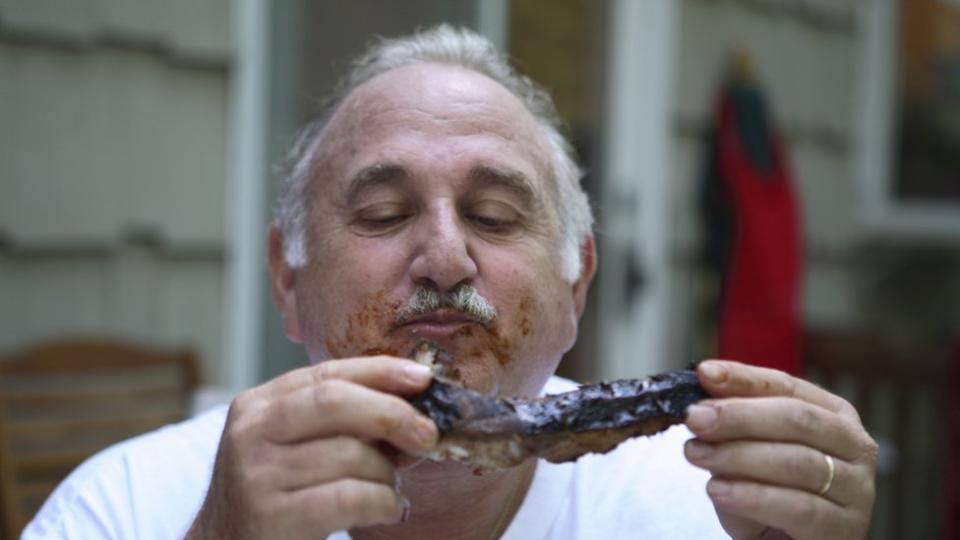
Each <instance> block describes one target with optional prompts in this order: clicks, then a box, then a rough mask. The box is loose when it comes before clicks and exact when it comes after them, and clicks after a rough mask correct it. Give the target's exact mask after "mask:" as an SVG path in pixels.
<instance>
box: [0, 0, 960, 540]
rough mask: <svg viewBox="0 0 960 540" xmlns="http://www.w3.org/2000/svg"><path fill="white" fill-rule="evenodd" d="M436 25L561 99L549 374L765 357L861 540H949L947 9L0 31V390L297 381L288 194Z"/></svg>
mask: <svg viewBox="0 0 960 540" xmlns="http://www.w3.org/2000/svg"><path fill="white" fill-rule="evenodd" d="M440 22H448V23H451V24H454V25H460V26H466V27H470V28H473V29H475V30H477V31H479V32H481V33H483V34H485V35H487V36H488V37H490V38H491V39H492V40H493V41H494V42H495V43H496V44H497V45H498V46H500V47H501V48H502V49H503V50H504V51H506V52H507V53H508V54H509V55H510V56H511V57H513V58H514V60H515V63H516V65H517V66H518V67H519V69H520V70H521V71H523V72H525V73H527V74H529V75H530V76H531V77H533V78H534V79H535V80H537V81H538V82H540V83H541V84H543V85H544V86H545V87H546V88H547V89H548V90H549V91H550V92H551V93H552V95H553V96H554V98H555V100H556V103H557V106H558V109H559V111H560V113H561V116H563V117H564V119H565V120H566V122H567V124H568V125H567V128H568V132H569V134H570V135H571V138H572V140H573V141H574V143H575V146H576V148H577V150H578V152H579V154H580V157H581V160H582V162H583V163H584V165H585V167H586V169H587V171H588V175H587V178H586V180H585V185H586V187H587V190H588V191H589V193H590V195H591V197H592V200H593V203H594V207H595V210H596V213H597V217H598V222H597V227H596V229H597V235H598V241H599V249H600V267H599V273H598V276H597V280H596V281H595V283H594V287H593V291H592V296H591V303H590V306H589V307H588V310H587V313H586V315H585V317H584V321H583V323H582V325H581V334H580V340H579V341H578V344H577V346H576V348H575V349H574V350H573V351H572V352H571V354H570V355H569V357H568V358H567V359H565V361H564V363H563V365H562V368H561V371H562V373H563V374H565V375H567V376H569V377H571V378H575V379H578V380H583V381H586V380H597V379H601V378H612V377H624V376H641V375H646V374H650V373H654V372H657V371H662V370H667V369H676V368H680V367H684V366H686V365H688V364H690V363H691V362H693V361H696V360H698V359H700V358H703V357H709V356H718V355H719V356H729V357H737V358H745V359H747V357H751V356H752V357H753V359H754V360H756V361H761V360H760V359H761V358H769V360H770V365H773V366H775V367H781V368H783V369H787V370H789V371H793V372H796V373H800V374H802V375H804V376H806V377H809V378H813V379H814V380H816V381H818V382H819V383H821V384H823V385H825V386H827V387H829V388H830V389H832V390H833V391H835V392H838V393H840V394H841V395H844V396H845V397H847V398H848V399H850V400H851V401H852V402H854V403H855V404H856V405H857V406H858V408H859V410H860V411H861V415H862V416H863V418H864V421H865V423H866V424H867V426H868V429H869V430H870V431H871V433H872V434H873V435H874V436H875V437H876V438H877V439H878V440H879V441H880V442H881V447H882V451H881V467H880V472H879V484H878V485H879V496H878V502H877V506H876V510H875V516H874V522H875V525H874V527H873V530H872V533H871V535H872V538H958V537H960V536H958V535H960V524H958V519H960V517H958V516H960V511H958V508H960V501H958V499H960V494H958V491H960V470H958V460H960V445H958V442H957V431H958V429H960V412H958V408H960V405H958V391H960V390H958V387H960V341H958V339H957V336H960V2H958V1H957V0H842V1H840V0H673V1H671V0H636V1H633V0H594V1H590V0H562V1H561V0H406V1H404V2H388V1H375V0H353V1H351V2H334V1H309V0H277V1H275V2H266V1H263V0H237V1H235V2H231V1H228V0H204V1H200V2H197V1H191V0H171V1H168V2H151V1H148V0H136V1H134V0H126V1H125V0H0V354H2V355H3V356H2V358H3V360H4V361H2V362H0V375H2V374H3V371H4V368H3V367H2V365H3V364H7V365H8V366H18V367H16V368H15V369H14V368H8V369H7V370H6V371H8V372H9V373H13V372H23V371H30V369H29V368H24V367H23V366H25V365H33V366H36V365H40V363H42V361H40V360H35V359H33V358H36V356H31V355H32V354H34V353H35V352H36V351H37V350H42V351H45V352H44V355H47V356H45V358H46V357H48V356H49V354H48V353H49V349H44V347H49V346H50V344H60V345H62V344H63V343H68V344H69V343H74V342H85V343H86V342H89V341H91V340H93V341H97V342H118V343H123V344H125V345H124V346H130V347H136V348H143V349H146V350H149V351H153V352H158V354H159V352H169V353H170V354H173V353H174V352H184V351H185V352H186V353H187V354H188V356H189V357H190V358H191V360H190V363H191V365H192V366H193V367H191V368H189V369H190V370H191V371H192V373H195V375H194V374H191V375H190V377H187V379H189V381H190V383H189V384H186V385H181V387H182V388H181V389H185V393H186V394H189V396H190V399H191V403H192V405H191V406H190V407H189V410H199V409H202V408H204V407H206V406H209V405H210V404H212V403H216V402H222V401H226V400H228V399H229V398H230V396H231V395H232V394H233V393H234V392H236V391H237V390H238V389H241V388H245V387H249V386H251V385H253V384H256V383H257V382H259V381H262V380H265V379H267V378H270V377H273V376H275V375H277V374H278V373H281V372H283V371H286V370H288V369H290V368H292V367H296V366H301V365H303V364H304V363H305V356H304V354H303V351H302V350H301V349H300V348H299V347H296V346H294V345H292V344H290V343H288V342H287V341H286V339H285V338H284V336H283V335H282V333H281V331H280V323H279V320H278V317H277V316H276V314H275V311H274V309H273V307H272V305H271V303H270V300H269V297H268V291H267V288H266V279H265V271H264V265H263V263H262V261H263V257H264V253H263V243H264V239H265V237H266V227H267V223H268V221H269V219H270V215H271V211H272V204H273V200H274V198H275V196H276V194H277V192H278V188H279V185H280V178H281V176H280V174H279V173H278V171H279V169H278V166H279V165H280V164H281V163H282V161H283V157H284V154H285V152H286V150H287V148H288V147H289V145H290V143H291V142H292V139H293V137H294V136H295V134H296V130H297V128H298V127H299V126H301V125H302V124H303V123H304V122H305V121H306V120H307V119H308V118H310V117H311V116H312V115H313V114H315V113H317V112H318V110H319V105H320V101H321V99H322V97H323V96H325V95H326V94H327V93H328V92H329V90H330V89H331V87H332V85H333V84H334V83H335V82H336V80H337V79H338V77H339V76H340V75H341V74H342V73H344V71H345V68H346V67H347V62H348V59H349V58H351V57H352V56H354V55H355V54H357V53H358V52H359V51H361V50H362V49H363V47H364V45H365V44H367V43H369V42H370V41H371V39H373V38H374V36H396V35H401V34H405V33H408V32H410V31H411V30H413V29H415V28H421V27H426V26H430V25H433V24H436V23H440ZM771 186H778V187H777V188H776V189H773V188H771ZM87 344H89V343H87ZM58 346H59V345H58ZM57 350H58V351H59V350H60V349H57ZM68 350H69V348H68ZM767 351H768V353H767ZM61 352H62V351H61ZM67 356H70V354H69V353H67ZM75 356H83V355H75ZM178 362H179V360H178ZM53 363H54V364H56V363H57V362H53ZM110 365H113V364H110ZM178 365H179V364H178ZM101 367H103V366H102V365H101ZM51 369H52V368H51ZM34 371H36V369H34ZM16 380H17V379H16V377H15V376H14V375H12V374H8V375H6V384H5V386H3V388H6V389H7V392H8V393H10V392H12V393H13V394H16V393H17V392H18V391H25V390H23V389H24V388H26V386H24V385H25V384H26V383H14V382H11V381H16ZM68 380H72V381H74V384H73V386H76V384H75V381H76V380H79V379H70V378H68ZM185 380H186V379H185ZM64 384H68V385H69V384H70V383H64ZM91 384H93V383H91ZM11 388H12V390H11ZM117 395H119V394H117ZM114 397H116V396H114ZM128 397H130V396H128ZM18 399H21V400H24V399H27V398H24V397H23V396H21V397H20V398H18ZM30 399H33V398H30ZM112 399H113V398H112ZM124 399H126V398H124ZM131 399H132V398H131ZM23 403H28V404H29V403H34V402H33V401H24V402H23ZM8 409H11V410H12V409H13V407H12V406H9V407H8ZM27 409H28V410H30V411H35V410H36V406H35V405H30V406H29V407H27ZM23 414H25V415H27V417H29V414H30V413H29V412H28V413H23ZM184 414H186V413H184ZM20 421H24V420H23V418H21V419H20ZM44 421H46V420H44ZM13 423H15V421H14V422H13ZM13 423H10V422H8V427H7V431H8V436H7V438H8V439H11V437H10V436H9V433H14V432H15V433H26V432H29V433H34V432H35V431H36V430H35V429H34V428H30V429H27V428H22V429H21V431H16V430H13V429H12V428H10V427H9V426H10V425H13ZM137 425H145V424H137ZM128 427H129V426H128ZM74 428H76V426H74ZM2 429H3V428H2V426H0V439H2V436H3V432H2ZM18 429H20V428H18ZM38 429H39V428H38ZM43 429H46V430H47V431H44V433H48V434H49V433H50V432H51V429H53V428H49V426H48V427H47V428H43ZM84 429H86V428H84ZM41 431H42V429H41ZM23 448H30V447H29V446H24V447H21V450H22V449H23ZM83 451H84V452H85V451H87V450H83ZM31 452H32V455H33V456H34V457H36V456H37V455H39V454H38V451H24V453H25V454H31ZM14 454H15V453H14V451H13V450H10V448H9V447H8V448H7V450H6V455H7V456H8V458H7V462H8V463H9V462H10V461H11V457H10V456H13V455H14ZM51 459H52V458H51ZM2 460H3V457H2V454H0V465H2ZM7 468H8V469H9V466H8V467H7ZM8 472H9V470H8ZM0 474H2V473H0ZM6 480H7V481H8V482H6V483H10V482H13V481H12V480H10V476H9V474H8V476H7V479H6ZM13 480H16V478H14V479H13ZM15 489H16V488H15V487H9V486H7V487H5V488H4V491H0V493H2V494H3V496H4V497H5V500H6V502H5V505H3V506H7V507H8V513H9V512H11V511H12V510H9V506H10V504H11V501H12V499H13V497H14V496H15V494H16V492H15ZM37 489H38V491H37V492H38V493H39V492H40V491H39V490H40V488H37ZM7 519H8V521H9V518H7Z"/></svg>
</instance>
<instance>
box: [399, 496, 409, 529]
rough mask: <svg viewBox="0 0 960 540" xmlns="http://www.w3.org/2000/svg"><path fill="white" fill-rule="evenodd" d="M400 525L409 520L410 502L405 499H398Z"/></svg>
mask: <svg viewBox="0 0 960 540" xmlns="http://www.w3.org/2000/svg"><path fill="white" fill-rule="evenodd" d="M400 512H401V514H400V523H406V521H407V520H408V519H410V501H409V500H408V499H407V498H406V497H400Z"/></svg>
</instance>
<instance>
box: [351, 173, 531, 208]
mask: <svg viewBox="0 0 960 540" xmlns="http://www.w3.org/2000/svg"><path fill="white" fill-rule="evenodd" d="M409 176H410V174H409V172H408V171H407V169H405V168H404V167H402V166H401V165H397V164H395V163H376V164H373V165H370V166H368V167H364V168H362V169H360V171H359V172H357V174H355V175H353V177H352V178H351V179H350V181H349V182H348V183H347V191H346V200H347V204H348V205H352V204H355V203H356V202H357V199H359V198H360V196H361V195H362V194H363V192H365V191H367V190H369V189H372V188H374V187H378V186H383V185H395V184H399V183H401V182H403V181H404V180H406V179H408V178H409ZM467 179H468V180H470V181H471V182H472V183H474V184H480V185H481V187H500V188H504V189H506V190H508V191H510V192H512V193H513V194H514V195H516V196H517V197H518V198H519V199H520V203H521V205H522V206H523V207H524V208H525V209H527V210H530V209H533V208H534V207H535V206H536V201H537V198H536V195H535V191H534V189H533V183H532V182H531V181H530V178H528V177H527V175H525V174H524V173H522V172H520V171H518V170H516V169H513V168H509V167H502V166H493V165H476V166H474V167H472V168H471V169H470V171H469V172H468V173H467Z"/></svg>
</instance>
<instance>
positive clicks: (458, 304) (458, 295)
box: [397, 285, 497, 325]
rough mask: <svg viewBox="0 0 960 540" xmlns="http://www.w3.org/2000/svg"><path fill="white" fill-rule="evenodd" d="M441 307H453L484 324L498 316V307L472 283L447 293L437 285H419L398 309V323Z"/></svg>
mask: <svg viewBox="0 0 960 540" xmlns="http://www.w3.org/2000/svg"><path fill="white" fill-rule="evenodd" d="M441 308H450V309H453V310H455V311H457V312H460V313H463V314H465V315H467V316H469V317H470V318H471V319H473V320H475V321H477V322H479V323H483V324H486V323H489V322H490V321H492V320H494V319H495V318H496V317H497V310H496V308H494V307H493V305H492V304H491V303H490V302H489V301H488V300H487V299H486V298H484V297H483V296H482V295H481V294H480V293H478V292H477V290H476V289H475V288H473V287H472V286H470V285H460V286H459V287H457V288H455V289H453V290H452V291H450V292H447V293H440V292H439V291H437V289H436V288H435V287H424V286H418V287H417V290H416V291H415V292H414V294H413V296H411V297H410V299H409V300H407V303H406V304H404V305H403V306H400V308H398V309H397V324H398V325H401V324H404V323H406V322H407V321H409V320H411V319H413V318H414V317H417V316H419V315H423V314H424V313H430V312H431V311H436V310H438V309H441Z"/></svg>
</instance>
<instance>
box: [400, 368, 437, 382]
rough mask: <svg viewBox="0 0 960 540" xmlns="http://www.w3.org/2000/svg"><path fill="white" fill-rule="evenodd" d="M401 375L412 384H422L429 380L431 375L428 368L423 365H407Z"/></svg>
mask: <svg viewBox="0 0 960 540" xmlns="http://www.w3.org/2000/svg"><path fill="white" fill-rule="evenodd" d="M403 375H404V377H405V378H406V379H407V381H408V382H410V383H412V384H423V383H425V382H427V381H429V380H430V378H431V377H432V376H433V374H432V373H431V371H430V368H428V367H427V366H425V365H423V364H414V363H408V364H406V365H404V366H403Z"/></svg>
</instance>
